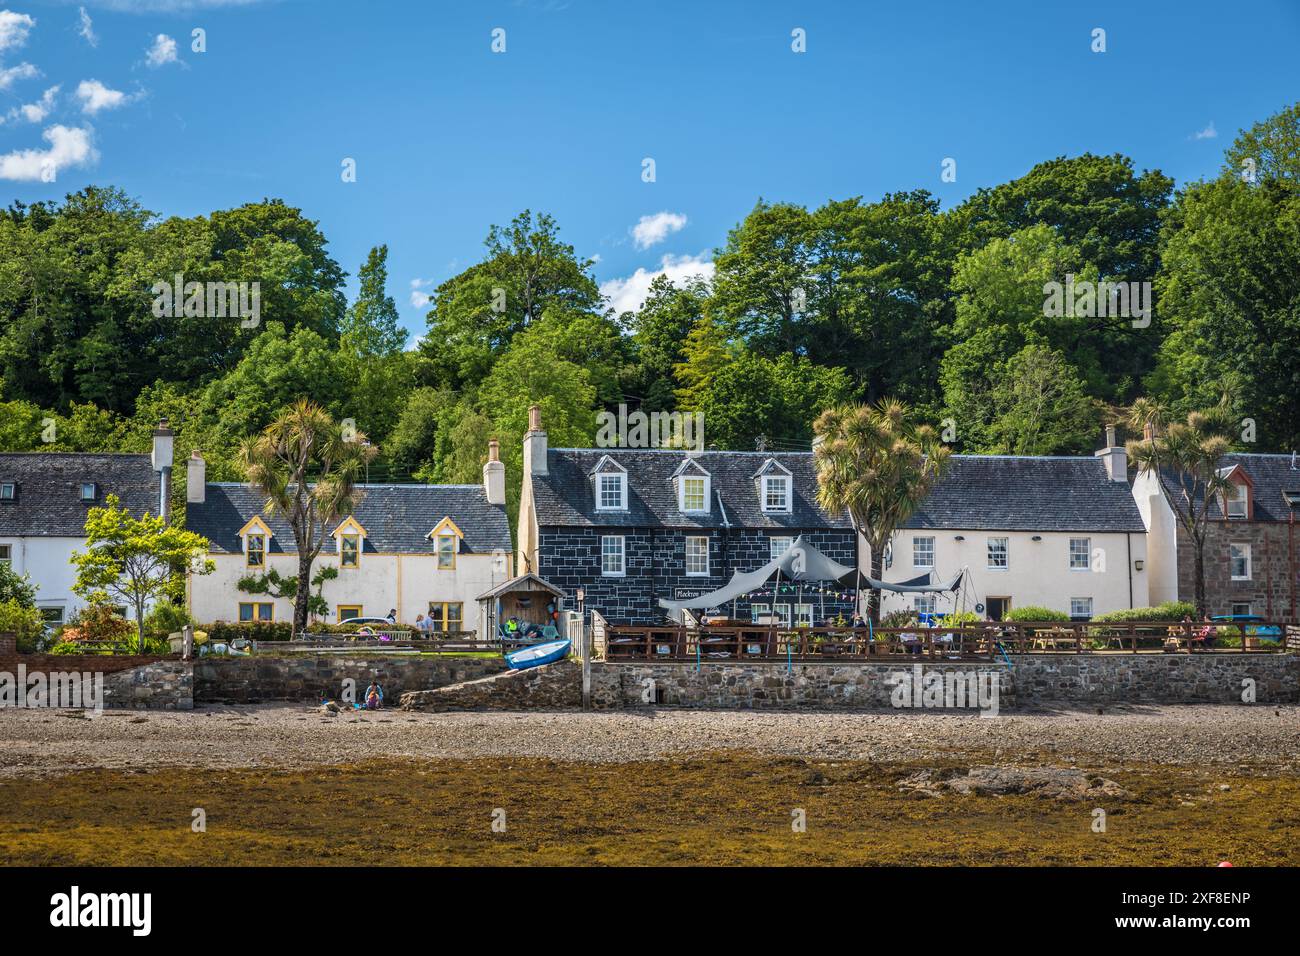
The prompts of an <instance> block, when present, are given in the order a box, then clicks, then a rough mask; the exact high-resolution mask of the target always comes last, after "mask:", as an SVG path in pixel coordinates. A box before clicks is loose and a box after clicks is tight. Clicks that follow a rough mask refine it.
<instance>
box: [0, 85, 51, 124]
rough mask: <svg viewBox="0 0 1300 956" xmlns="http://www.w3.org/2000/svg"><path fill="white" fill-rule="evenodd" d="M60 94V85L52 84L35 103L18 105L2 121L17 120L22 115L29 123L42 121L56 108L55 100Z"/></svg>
mask: <svg viewBox="0 0 1300 956" xmlns="http://www.w3.org/2000/svg"><path fill="white" fill-rule="evenodd" d="M58 95H59V87H57V86H51V87H50V88H49V89H48V90H46V91H45V92H44V93H43V94H41V98H40V99H39V100H37V101H36V102H35V103H28V104H27V105H25V106H18V107H15V108H14V109H11V110H10V111H9V114H8V116H6V117H4V118H3V119H0V123H2V122H4V120H5V119H10V120H15V119H18V118H19V117H22V118H23V119H25V120H26V121H27V122H29V123H40V122H42V121H43V120H44V119H45V117H47V116H49V115H50V110H52V109H54V100H55V99H56V98H57V97H58Z"/></svg>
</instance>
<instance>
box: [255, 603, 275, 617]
mask: <svg viewBox="0 0 1300 956" xmlns="http://www.w3.org/2000/svg"><path fill="white" fill-rule="evenodd" d="M274 616H275V605H273V604H259V605H258V606H257V619H258V620H259V621H269V620H271V618H272V617H274Z"/></svg>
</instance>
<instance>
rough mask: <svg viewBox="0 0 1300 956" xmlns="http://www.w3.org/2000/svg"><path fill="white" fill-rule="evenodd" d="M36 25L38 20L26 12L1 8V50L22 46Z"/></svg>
mask: <svg viewBox="0 0 1300 956" xmlns="http://www.w3.org/2000/svg"><path fill="white" fill-rule="evenodd" d="M34 26H36V21H35V20H33V19H32V18H31V17H29V16H28V15H27V14H25V13H14V12H13V11H12V10H0V51H3V50H10V49H15V48H17V47H20V46H22V45H23V44H24V43H26V42H27V34H28V33H30V32H31V29H32V27H34Z"/></svg>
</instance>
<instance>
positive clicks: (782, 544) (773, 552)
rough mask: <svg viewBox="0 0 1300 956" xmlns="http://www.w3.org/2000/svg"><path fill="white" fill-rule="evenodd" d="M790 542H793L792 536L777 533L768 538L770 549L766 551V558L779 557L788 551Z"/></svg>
mask: <svg viewBox="0 0 1300 956" xmlns="http://www.w3.org/2000/svg"><path fill="white" fill-rule="evenodd" d="M792 544H794V538H791V537H788V536H784V535H779V536H777V537H774V538H768V547H769V549H770V550H769V551H768V555H769V557H768V560H769V561H775V560H776V559H777V558H779V557H781V555H783V554H785V553H786V552H787V551H789V550H790V545H792Z"/></svg>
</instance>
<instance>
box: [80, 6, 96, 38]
mask: <svg viewBox="0 0 1300 956" xmlns="http://www.w3.org/2000/svg"><path fill="white" fill-rule="evenodd" d="M77 16H78V18H79V19H80V21H81V24H80V26H78V27H77V32H78V33H80V34H81V38H82V39H83V40H85V41H86V42H87V43H89V44H90V45H91V46H99V37H97V36H95V24H94V22H93V21H92V20H91V19H90V14H89V13H87V12H86V8H85V7H82V8H81V9H80V10H79V11H78V12H77Z"/></svg>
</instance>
